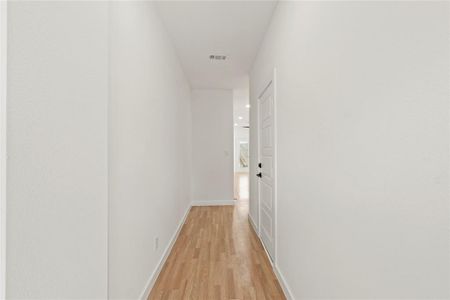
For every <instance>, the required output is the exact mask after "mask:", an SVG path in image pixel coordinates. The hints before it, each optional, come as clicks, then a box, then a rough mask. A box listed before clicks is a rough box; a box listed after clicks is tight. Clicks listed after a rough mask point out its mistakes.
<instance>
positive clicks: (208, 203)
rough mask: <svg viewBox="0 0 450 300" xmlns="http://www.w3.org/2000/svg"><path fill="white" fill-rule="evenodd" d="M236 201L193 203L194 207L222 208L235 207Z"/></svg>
mask: <svg viewBox="0 0 450 300" xmlns="http://www.w3.org/2000/svg"><path fill="white" fill-rule="evenodd" d="M235 204H236V200H205V201H192V206H222V205H235Z"/></svg>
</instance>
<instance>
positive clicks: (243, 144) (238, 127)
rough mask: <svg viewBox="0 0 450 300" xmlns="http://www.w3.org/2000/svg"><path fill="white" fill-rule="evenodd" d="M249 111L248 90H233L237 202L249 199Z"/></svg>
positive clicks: (235, 196) (235, 193) (235, 190)
mask: <svg viewBox="0 0 450 300" xmlns="http://www.w3.org/2000/svg"><path fill="white" fill-rule="evenodd" d="M249 111H250V104H249V90H248V88H243V89H236V90H234V91H233V122H234V160H233V161H234V199H235V200H236V201H238V202H248V199H249V134H250V133H249V131H250V127H249Z"/></svg>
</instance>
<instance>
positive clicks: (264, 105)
mask: <svg viewBox="0 0 450 300" xmlns="http://www.w3.org/2000/svg"><path fill="white" fill-rule="evenodd" d="M258 110H259V121H258V123H259V124H258V127H259V128H258V129H259V139H258V148H259V151H258V152H259V164H258V174H257V176H258V177H259V178H258V181H259V184H258V188H259V228H260V235H261V239H262V241H263V243H264V246H265V248H266V250H267V252H268V253H269V256H270V257H271V259H272V261H273V260H274V258H275V140H274V137H275V127H274V126H275V122H274V119H275V115H274V88H273V81H271V82H270V83H269V85H268V86H267V87H266V89H265V90H264V91H263V92H262V94H261V96H260V98H259V99H258Z"/></svg>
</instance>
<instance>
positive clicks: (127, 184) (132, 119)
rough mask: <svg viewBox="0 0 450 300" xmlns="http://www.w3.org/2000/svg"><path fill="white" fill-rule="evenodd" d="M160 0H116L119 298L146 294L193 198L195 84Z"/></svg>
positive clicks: (113, 189) (113, 164)
mask: <svg viewBox="0 0 450 300" xmlns="http://www.w3.org/2000/svg"><path fill="white" fill-rule="evenodd" d="M153 5H154V4H153V3H151V2H144V1H136V2H134V1H133V2H113V3H112V4H111V6H112V7H111V30H110V32H111V60H110V62H111V105H110V122H109V125H110V136H109V137H110V156H109V176H110V190H109V191H110V237H109V247H110V249H109V250H110V257H109V268H110V269H109V276H110V283H109V288H110V290H109V292H110V297H111V298H122V299H136V298H138V297H139V295H140V294H141V293H142V292H143V289H144V287H145V285H146V283H147V281H148V280H149V278H150V276H151V275H152V273H153V272H154V270H155V268H156V266H157V263H158V262H159V260H160V259H161V257H162V255H163V251H164V249H165V248H166V247H167V245H168V244H169V240H170V239H171V238H172V236H173V234H174V233H175V231H176V228H177V226H178V224H179V222H180V221H181V219H182V217H183V215H184V214H185V213H186V211H187V209H188V207H189V204H190V181H189V177H190V169H189V168H190V159H191V152H190V149H191V145H190V128H191V120H190V87H189V84H188V82H187V80H186V78H185V76H184V74H183V72H182V69H181V67H180V64H179V61H178V59H177V57H176V55H175V52H174V49H173V47H172V45H171V44H170V42H169V39H168V37H167V34H166V32H165V30H164V28H163V26H162V25H161V22H160V20H159V17H158V16H157V15H156V13H155V8H154V7H153ZM156 237H159V249H158V250H157V251H154V239H155V238H156Z"/></svg>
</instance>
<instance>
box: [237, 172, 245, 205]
mask: <svg viewBox="0 0 450 300" xmlns="http://www.w3.org/2000/svg"><path fill="white" fill-rule="evenodd" d="M234 200H246V201H248V173H247V172H235V173H234Z"/></svg>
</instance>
